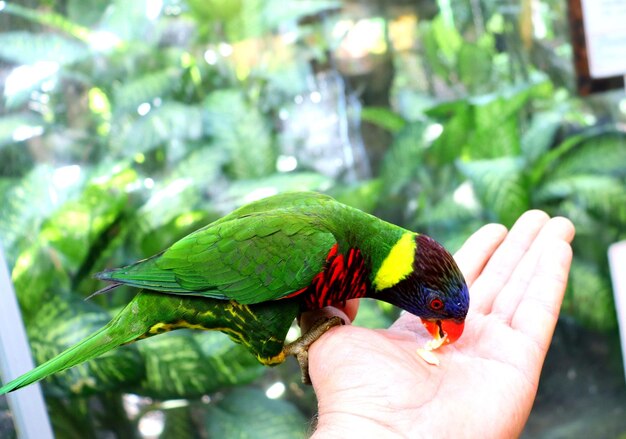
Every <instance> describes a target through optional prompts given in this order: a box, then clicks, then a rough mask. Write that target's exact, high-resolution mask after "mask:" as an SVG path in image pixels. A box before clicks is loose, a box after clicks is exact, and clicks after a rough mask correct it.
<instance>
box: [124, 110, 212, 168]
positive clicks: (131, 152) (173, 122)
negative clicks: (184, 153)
mask: <svg viewBox="0 0 626 439" xmlns="http://www.w3.org/2000/svg"><path fill="white" fill-rule="evenodd" d="M202 133H203V127H202V112H201V110H200V108H198V107H196V106H194V105H185V104H181V103H178V102H172V101H169V102H166V103H164V104H163V105H162V106H161V107H157V108H155V109H153V110H151V111H150V112H149V113H148V114H147V115H145V116H143V117H140V118H138V119H136V120H135V122H134V123H133V124H132V125H131V126H130V127H129V128H128V130H127V131H126V132H125V133H124V134H123V135H122V137H121V138H116V139H115V142H114V144H115V147H116V148H117V149H118V150H119V151H120V153H122V154H123V155H124V156H126V157H134V156H135V155H136V154H138V153H145V152H148V151H150V150H153V149H154V148H156V147H157V146H159V145H164V144H166V143H168V142H180V141H186V140H198V139H199V138H200V137H201V136H202Z"/></svg>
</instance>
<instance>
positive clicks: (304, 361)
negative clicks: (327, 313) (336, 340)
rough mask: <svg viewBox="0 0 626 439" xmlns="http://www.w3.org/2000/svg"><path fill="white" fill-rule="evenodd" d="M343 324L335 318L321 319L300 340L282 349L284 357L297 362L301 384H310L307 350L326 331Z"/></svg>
mask: <svg viewBox="0 0 626 439" xmlns="http://www.w3.org/2000/svg"><path fill="white" fill-rule="evenodd" d="M343 324H344V322H343V320H342V319H341V318H340V317H337V316H333V317H324V318H321V319H319V320H318V321H316V322H315V324H314V325H313V326H312V327H311V329H309V330H308V331H307V332H305V333H304V334H302V336H300V338H298V339H297V340H295V341H293V342H291V343H289V344H287V345H285V347H283V351H282V353H283V355H284V356H285V357H286V356H288V355H293V356H294V357H296V359H297V360H298V364H299V365H300V372H301V374H302V383H303V384H309V385H310V384H311V377H310V376H309V348H310V347H311V345H312V344H313V343H314V342H315V341H316V340H317V339H318V338H320V337H321V336H322V335H324V334H325V333H326V331H328V330H329V329H331V328H333V327H335V326H340V325H343Z"/></svg>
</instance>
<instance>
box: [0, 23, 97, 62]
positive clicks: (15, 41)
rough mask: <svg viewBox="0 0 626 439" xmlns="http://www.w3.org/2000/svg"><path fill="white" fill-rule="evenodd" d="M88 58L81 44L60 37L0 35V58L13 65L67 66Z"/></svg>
mask: <svg viewBox="0 0 626 439" xmlns="http://www.w3.org/2000/svg"><path fill="white" fill-rule="evenodd" d="M88 56H89V50H88V49H87V47H86V46H85V45H84V44H83V43H81V42H80V41H77V40H71V39H69V38H65V37H63V36H61V35H57V34H49V33H48V34H43V33H41V34H37V33H32V32H26V31H16V32H4V33H0V58H2V59H4V60H6V61H9V62H12V63H15V64H35V63H38V62H39V63H41V62H48V63H56V64H57V65H68V64H72V63H75V62H77V61H82V60H84V59H85V58H87V57H88Z"/></svg>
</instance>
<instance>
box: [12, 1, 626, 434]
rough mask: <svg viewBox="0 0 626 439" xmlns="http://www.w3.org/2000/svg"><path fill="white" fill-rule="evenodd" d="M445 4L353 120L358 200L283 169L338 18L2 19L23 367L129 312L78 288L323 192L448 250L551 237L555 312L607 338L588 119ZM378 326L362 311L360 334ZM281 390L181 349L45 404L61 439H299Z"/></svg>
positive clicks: (284, 9)
mask: <svg viewBox="0 0 626 439" xmlns="http://www.w3.org/2000/svg"><path fill="white" fill-rule="evenodd" d="M448 3H451V2H441V4H448ZM454 3H455V4H454V6H453V9H449V8H450V6H449V5H448V9H445V8H443V7H442V9H441V10H440V11H439V13H438V14H437V15H436V16H434V17H432V19H423V20H420V21H419V22H418V23H416V24H415V26H414V29H413V31H414V41H413V42H414V43H415V42H416V41H417V42H419V44H417V43H415V44H414V45H413V46H412V47H411V48H410V49H408V50H407V49H403V50H400V49H397V48H394V45H393V42H392V41H387V43H388V47H389V55H390V56H391V57H392V63H393V65H394V69H395V75H394V77H393V84H392V85H391V89H390V90H388V98H390V99H391V101H392V106H391V107H388V106H381V105H380V104H375V105H372V106H366V107H364V108H363V109H362V111H360V112H359V113H358V114H356V117H358V118H359V120H362V121H364V122H368V123H369V124H374V125H377V126H379V127H381V129H383V130H385V131H386V132H388V133H389V137H390V138H391V139H392V141H391V143H390V144H389V145H388V146H387V145H384V159H383V160H382V163H381V164H380V166H378V167H374V168H376V173H375V175H374V177H373V178H368V179H361V180H358V181H354V180H349V179H347V178H343V177H339V178H337V177H333V176H329V175H324V174H322V173H320V172H318V171H312V170H311V169H313V167H312V166H309V165H310V164H307V163H301V162H298V163H297V166H296V165H295V164H293V165H292V161H290V160H292V159H293V158H291V157H285V156H284V154H283V153H282V150H281V145H282V143H283V136H284V133H283V125H282V121H283V119H284V113H285V112H286V111H287V109H291V108H292V106H293V101H294V97H295V98H296V102H297V99H298V97H300V98H302V96H301V95H304V94H305V93H308V92H309V91H310V84H309V83H310V82H311V81H313V82H315V75H316V70H317V69H320V68H321V67H320V66H324V67H323V68H326V69H333V68H334V67H333V65H334V62H332V59H331V58H332V56H333V55H332V53H334V52H333V51H334V50H336V49H337V47H340V46H341V44H342V41H343V39H344V37H345V35H341V36H339V37H337V36H333V34H332V32H331V30H332V27H333V25H334V24H335V23H336V21H337V20H338V19H340V18H341V14H339V15H337V14H336V11H337V10H338V8H340V6H341V4H340V3H338V2H333V1H313V0H311V1H288V2H284V1H282V0H281V1H278V0H276V1H262V0H249V1H248V0H245V1H230V0H212V1H196V0H187V1H176V0H167V1H164V2H155V1H145V2H124V1H121V0H88V1H81V0H67V1H63V2H55V1H52V2H47V3H46V5H43V6H40V7H38V8H37V9H31V8H27V7H24V6H20V5H19V4H17V3H15V2H0V4H2V5H3V9H1V10H0V19H2V20H5V22H6V20H7V17H11V18H12V19H15V18H20V19H22V20H23V21H22V22H26V23H29V25H30V26H31V27H29V28H28V29H26V30H24V29H22V28H20V29H17V28H12V27H7V28H6V30H4V31H3V32H1V33H0V60H2V62H4V63H5V64H2V65H0V69H4V70H5V71H7V72H9V71H11V73H10V74H8V75H7V76H6V80H5V82H4V84H3V99H2V101H1V103H0V110H2V115H1V116H0V205H1V206H2V210H1V213H0V240H1V243H2V246H3V249H4V251H5V253H6V255H7V258H8V261H9V264H10V266H11V269H12V277H13V281H14V283H15V286H16V290H17V294H18V299H19V303H20V306H21V308H22V312H23V317H24V319H25V323H26V327H27V330H28V334H29V337H30V339H31V343H32V348H33V352H34V355H35V357H36V361H37V362H42V361H44V360H45V359H48V358H49V357H51V356H53V355H54V354H56V353H58V352H59V351H61V350H62V349H64V348H66V347H67V346H69V345H71V344H73V343H74V342H76V341H77V340H78V339H80V338H81V337H83V336H84V335H86V334H88V333H90V332H92V331H95V330H96V329H98V328H100V327H101V326H102V325H103V324H104V323H105V322H106V321H108V319H109V318H110V316H111V314H114V313H115V312H116V311H117V310H118V309H119V307H120V306H122V305H123V304H125V303H126V302H127V301H128V298H129V297H130V295H132V294H134V293H133V292H132V291H129V290H123V289H120V290H119V291H116V293H115V294H110V295H105V296H98V297H97V298H95V299H94V300H92V301H89V302H84V301H83V300H82V299H83V298H84V297H86V296H87V295H89V294H90V293H91V292H93V291H94V290H96V289H98V288H99V287H101V285H100V284H98V283H97V282H96V281H94V280H92V279H91V278H90V275H91V274H92V273H94V272H96V271H99V270H102V269H104V268H106V267H109V266H120V265H124V264H127V263H130V262H132V261H134V260H137V259H140V258H144V257H147V256H150V255H152V254H154V253H156V252H158V251H160V250H162V249H163V248H165V247H167V246H168V245H170V244H171V243H172V242H173V241H174V240H176V239H177V238H180V237H182V236H184V235H185V234H186V233H188V232H190V231H192V230H194V229H196V228H198V227H200V226H201V225H204V224H206V223H208V222H210V221H212V220H214V219H216V218H218V217H219V216H220V215H222V214H224V213H226V212H228V211H230V210H231V209H232V208H234V207H236V206H238V205H241V204H243V203H245V202H247V201H250V200H252V199H255V198H259V197H262V196H265V195H270V194H273V193H276V192H280V191H290V190H320V191H326V192H328V193H330V194H331V195H334V196H335V197H336V198H338V199H339V200H340V201H343V202H345V203H348V204H351V205H354V206H356V207H359V208H361V209H364V210H366V211H369V212H373V213H376V214H378V215H379V216H381V217H383V218H385V219H388V220H390V221H393V222H396V223H399V224H402V225H404V226H406V227H410V228H412V229H414V230H417V231H420V232H423V233H428V234H430V235H432V236H434V237H435V238H437V239H439V240H441V241H442V242H444V243H445V244H446V245H447V246H448V247H449V248H450V249H452V250H454V249H456V248H458V247H459V246H460V245H461V243H462V242H463V241H464V240H465V239H466V238H467V237H468V236H469V234H470V233H472V232H473V231H475V230H476V229H477V228H478V227H480V226H481V225H483V224H485V223H486V222H490V221H497V222H502V223H504V224H505V225H507V226H510V225H512V223H513V222H514V221H515V219H516V218H517V217H518V216H519V215H520V214H521V213H522V212H523V211H525V210H527V209H530V208H540V209H544V210H546V211H548V212H549V213H550V214H551V215H566V216H568V217H569V218H571V219H572V220H573V221H574V222H575V223H576V226H577V231H578V232H577V238H576V240H575V242H574V249H575V261H574V264H573V267H572V273H571V282H570V285H569V287H568V288H569V290H568V294H567V295H566V299H565V303H564V311H565V313H567V314H569V315H571V316H573V317H574V318H576V319H578V320H579V321H580V322H583V323H584V324H586V325H588V326H590V327H593V328H597V329H603V330H614V328H615V324H616V323H615V314H614V307H613V302H612V293H611V287H610V284H609V280H608V279H609V276H608V268H607V264H606V248H607V246H608V245H609V244H610V243H612V242H614V241H616V240H619V239H625V238H626V227H625V225H626V183H625V179H626V168H625V167H624V163H626V148H625V145H624V143H625V138H624V133H623V132H622V131H620V130H619V129H617V128H616V127H615V126H613V125H611V124H604V125H597V126H594V124H593V123H592V122H590V120H591V116H592V115H593V113H592V112H590V111H589V110H588V109H587V108H586V107H585V105H584V103H581V101H579V100H578V99H576V98H573V97H572V96H570V95H569V94H568V92H567V91H566V90H565V89H563V88H562V86H561V84H558V83H557V82H556V81H555V80H553V79H552V78H554V75H546V74H545V73H543V72H541V71H539V70H537V69H536V68H534V67H533V66H532V63H529V62H528V60H527V59H526V58H525V57H524V51H523V48H522V44H521V42H520V38H519V36H518V37H517V39H516V38H513V37H512V35H513V36H514V35H515V32H517V31H518V30H517V28H516V26H517V21H514V20H513V19H512V18H511V16H510V15H509V14H508V13H506V12H505V11H504V9H503V8H499V7H498V5H497V4H496V3H497V2H487V1H485V2H483V3H484V4H483V7H482V12H483V15H482V16H481V17H480V18H481V20H482V22H481V20H477V17H476V16H475V15H472V14H471V12H470V10H469V9H468V8H469V6H467V5H466V6H467V7H464V6H463V5H464V4H466V3H467V2H454ZM467 4H469V3H467ZM440 6H441V5H440ZM413 12H415V11H413ZM417 12H420V11H417ZM418 15H419V14H418ZM388 18H389V21H391V18H390V17H388ZM329 29H331V30H329ZM549 30H550V31H552V30H551V28H549ZM502 41H504V42H505V43H506V44H507V46H506V48H505V49H504V50H503V49H502V48H501V47H500V46H501V45H502ZM416 65H419V66H421V69H422V70H421V71H422V74H421V75H419V74H415V66H416ZM11 69H12V70H11ZM424 72H426V74H424ZM346 75H347V76H349V72H348V73H346ZM356 76H358V75H356ZM316 90H317V89H316ZM320 91H324V90H321V89H320ZM350 117H355V115H353V114H344V113H342V112H341V111H338V112H337V119H338V120H341V121H346V120H347V119H348V118H350ZM315 123H316V121H315V120H311V124H315ZM317 129H319V130H322V129H323V127H321V126H320V127H317V126H316V127H314V130H313V132H314V131H315V130H317ZM365 143H366V147H371V145H368V139H367V138H366V139H365ZM281 160H282V163H287V164H288V165H289V166H287V168H285V167H283V168H281V165H280V164H281ZM395 316H396V314H395V310H393V309H390V308H389V307H387V306H385V305H379V304H376V303H367V302H366V303H362V305H361V310H360V314H359V317H358V318H357V321H356V324H360V325H364V326H371V327H384V326H386V325H388V324H390V322H392V321H393V319H394V317H395ZM298 379H299V375H298V371H297V370H296V368H295V364H294V363H290V364H289V365H288V366H286V367H285V366H281V367H280V368H277V369H264V368H262V367H261V366H259V365H258V364H257V363H256V361H255V360H254V359H253V358H252V357H251V356H249V354H248V353H247V352H246V351H245V350H244V349H242V348H241V347H239V346H236V345H234V344H233V343H232V342H230V340H229V339H228V338H226V337H225V336H223V335H222V334H218V333H193V332H188V331H184V330H181V331H178V332H176V333H172V334H167V335H164V336H160V337H155V338H152V339H148V340H145V341H142V342H141V343H138V344H136V345H131V346H127V347H124V348H122V349H119V350H116V351H114V352H112V353H110V354H108V355H106V356H103V357H102V358H100V359H96V360H94V361H92V362H89V363H87V364H85V365H81V366H78V367H76V368H74V369H71V370H68V371H66V372H64V373H62V374H59V375H58V376H55V377H52V378H51V379H50V380H48V381H47V382H46V383H45V386H44V389H45V391H46V394H47V395H48V396H49V398H48V399H47V402H48V405H49V408H50V411H51V415H52V419H53V422H54V427H55V431H56V433H57V435H58V437H86V436H95V435H96V432H97V431H103V430H104V431H109V432H110V433H112V434H115V435H116V436H118V437H129V435H131V436H137V435H138V434H139V433H138V431H139V429H140V428H139V427H140V424H141V422H142V419H144V418H145V417H150V416H151V414H154V413H155V412H158V413H160V415H161V416H162V417H163V425H164V427H163V428H164V432H163V437H197V434H198V433H197V431H203V432H205V433H203V434H208V435H209V436H215V437H269V436H272V437H276V438H282V437H285V438H286V437H303V436H304V435H305V434H306V430H307V421H306V419H307V417H309V416H310V415H311V414H312V413H313V412H314V410H315V408H314V407H315V405H314V400H313V397H312V394H311V392H310V389H304V391H303V390H302V389H301V388H300V387H298V385H297V384H296V383H297V381H298ZM275 382H282V383H284V384H285V386H286V389H287V390H286V392H285V393H284V395H283V397H282V398H281V399H279V400H270V399H268V398H267V397H266V396H265V394H264V393H263V390H265V389H267V388H269V387H270V386H271V385H272V384H273V383H275ZM126 392H132V393H133V394H136V395H141V396H143V397H145V399H141V401H140V403H138V404H137V405H138V406H139V412H138V413H134V414H131V415H127V414H125V413H132V410H130V411H129V410H128V408H126V410H125V409H124V404H125V403H127V401H128V396H123V395H124V394H126ZM172 399H176V400H180V399H184V400H185V401H186V402H184V403H182V404H179V405H176V404H174V406H172V405H171V404H168V401H169V400H172ZM94 400H97V401H98V406H99V407H100V410H98V411H96V412H94V411H93V410H90V409H89V408H90V407H92V406H93V401H94ZM90 401H91V402H90ZM191 427H193V428H191Z"/></svg>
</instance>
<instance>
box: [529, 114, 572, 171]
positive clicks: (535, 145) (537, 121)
mask: <svg viewBox="0 0 626 439" xmlns="http://www.w3.org/2000/svg"><path fill="white" fill-rule="evenodd" d="M562 120H563V117H562V116H561V114H560V113H557V112H553V111H547V112H538V113H535V114H534V115H533V118H532V121H531V123H530V126H529V127H528V129H527V130H526V132H525V133H524V134H523V136H522V143H521V147H522V153H523V155H524V157H525V158H526V160H527V161H528V163H534V162H535V161H536V160H537V159H538V158H539V157H541V155H542V154H544V153H545V152H546V151H548V149H549V148H550V147H551V146H552V144H553V142H554V139H555V136H556V133H557V131H558V130H559V128H560V127H561V124H562Z"/></svg>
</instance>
